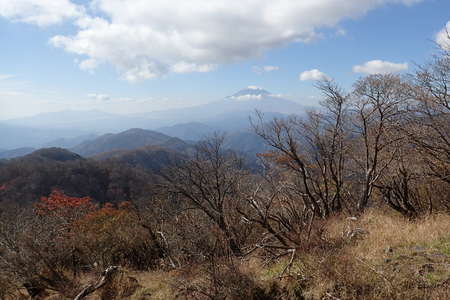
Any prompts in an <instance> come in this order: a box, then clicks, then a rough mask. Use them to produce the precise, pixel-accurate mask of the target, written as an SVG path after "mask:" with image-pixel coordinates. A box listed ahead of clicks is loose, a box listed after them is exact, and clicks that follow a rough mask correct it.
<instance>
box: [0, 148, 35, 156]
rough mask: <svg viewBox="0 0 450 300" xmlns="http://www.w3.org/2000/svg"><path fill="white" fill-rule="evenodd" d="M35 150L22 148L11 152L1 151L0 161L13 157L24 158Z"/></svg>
mask: <svg viewBox="0 0 450 300" xmlns="http://www.w3.org/2000/svg"><path fill="white" fill-rule="evenodd" d="M34 150H36V149H35V148H31V147H23V148H17V149H12V150H3V151H1V152H0V159H11V158H15V157H20V156H24V155H27V154H30V153H31V152H33V151H34Z"/></svg>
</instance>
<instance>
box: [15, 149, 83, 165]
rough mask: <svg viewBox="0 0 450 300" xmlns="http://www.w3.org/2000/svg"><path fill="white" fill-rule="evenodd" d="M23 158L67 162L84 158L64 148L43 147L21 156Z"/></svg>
mask: <svg viewBox="0 0 450 300" xmlns="http://www.w3.org/2000/svg"><path fill="white" fill-rule="evenodd" d="M21 159H22V160H28V161H29V160H33V161H40V162H45V161H55V162H67V161H74V160H79V159H83V157H81V156H80V155H78V154H76V153H73V152H71V151H69V150H67V149H63V148H56V147H54V148H42V149H39V150H36V151H34V152H32V153H30V154H28V155H25V156H23V157H21Z"/></svg>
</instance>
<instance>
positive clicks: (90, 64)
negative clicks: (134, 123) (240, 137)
mask: <svg viewBox="0 0 450 300" xmlns="http://www.w3.org/2000/svg"><path fill="white" fill-rule="evenodd" d="M446 28H448V30H449V31H450V1H448V0H345V1H342V0H278V1H273V0H239V1H235V0H184V1H179V0H152V1H149V0H13V1H12V0H0V120H6V119H11V118H19V117H24V116H30V115H34V114H38V113H43V112H54V111H62V110H92V109H97V110H102V111H106V112H110V113H119V114H127V113H139V112H147V111H155V110H164V109H171V108H177V107H185V106H192V105H198V104H202V103H207V102H211V101H216V100H219V99H222V98H224V97H225V96H229V95H231V94H234V93H235V92H236V91H238V90H240V89H242V88H244V87H246V86H259V87H262V88H264V89H266V90H269V91H270V92H272V93H274V94H277V95H284V96H285V97H286V98H288V99H292V100H294V101H297V102H300V103H302V104H305V105H317V103H318V101H319V100H320V96H319V94H318V92H317V91H316V90H315V88H314V81H315V80H320V79H323V78H330V79H334V80H336V82H338V83H339V84H341V85H342V86H343V87H345V88H350V87H351V85H352V83H353V82H354V81H355V80H357V79H358V78H360V77H361V76H365V75H368V74H376V73H399V74H404V73H407V72H412V71H413V70H414V68H415V65H416V64H421V63H424V62H425V61H426V60H427V59H429V58H430V56H431V55H432V53H434V52H435V51H436V48H437V46H436V43H438V44H441V45H443V46H444V47H450V42H449V41H448V40H447V39H446V35H445V29H446Z"/></svg>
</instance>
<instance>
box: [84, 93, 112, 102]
mask: <svg viewBox="0 0 450 300" xmlns="http://www.w3.org/2000/svg"><path fill="white" fill-rule="evenodd" d="M88 97H89V98H91V99H95V100H99V101H106V100H109V99H111V97H110V96H109V95H106V94H97V93H91V94H88Z"/></svg>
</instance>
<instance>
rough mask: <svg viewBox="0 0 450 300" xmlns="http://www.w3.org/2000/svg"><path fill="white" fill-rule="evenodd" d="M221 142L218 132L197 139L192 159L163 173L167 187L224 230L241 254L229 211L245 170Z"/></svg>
mask: <svg viewBox="0 0 450 300" xmlns="http://www.w3.org/2000/svg"><path fill="white" fill-rule="evenodd" d="M223 144H224V136H220V135H215V136H213V137H212V138H210V139H208V140H206V141H202V142H200V143H198V145H196V147H195V148H196V151H195V154H194V157H193V158H192V159H190V160H186V161H183V162H181V163H178V164H177V166H175V167H173V168H171V169H169V170H168V171H166V172H165V173H164V175H163V176H164V178H165V181H166V187H167V188H168V189H169V191H171V192H173V193H176V194H179V195H181V196H182V197H184V198H185V199H186V200H187V201H188V202H189V203H190V205H192V206H193V208H195V209H198V210H201V211H202V212H203V213H204V214H205V215H206V216H207V217H208V218H209V219H210V220H211V221H212V222H213V223H214V224H216V225H217V226H218V228H219V229H220V230H221V231H222V232H223V233H224V235H225V237H226V238H227V240H228V242H229V247H230V249H231V250H232V252H233V253H234V254H235V255H240V254H241V250H240V247H239V245H238V242H237V240H236V237H235V235H234V233H233V229H232V224H230V222H229V213H230V211H231V209H230V208H231V207H232V205H233V204H232V203H233V201H235V200H236V199H237V198H238V197H239V187H240V181H241V178H242V177H243V175H244V174H245V173H246V172H245V171H244V169H243V165H242V161H241V159H240V158H239V157H238V156H237V155H236V154H235V153H234V152H232V151H227V150H225V149H224V148H223Z"/></svg>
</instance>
